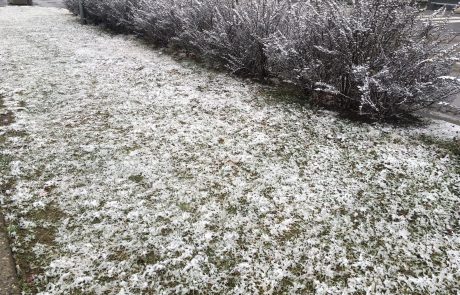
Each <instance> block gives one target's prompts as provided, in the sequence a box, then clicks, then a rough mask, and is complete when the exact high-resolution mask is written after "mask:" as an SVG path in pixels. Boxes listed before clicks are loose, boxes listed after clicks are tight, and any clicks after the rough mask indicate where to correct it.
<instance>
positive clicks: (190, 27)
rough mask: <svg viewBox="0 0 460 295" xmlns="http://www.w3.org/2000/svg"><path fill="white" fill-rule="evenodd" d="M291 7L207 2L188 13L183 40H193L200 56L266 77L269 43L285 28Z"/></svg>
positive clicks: (270, 1)
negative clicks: (266, 46)
mask: <svg viewBox="0 0 460 295" xmlns="http://www.w3.org/2000/svg"><path fill="white" fill-rule="evenodd" d="M289 5H290V4H289V1H274V0H243V1H238V0H233V1H232V0H228V1H226V0H223V1H215V0H209V1H206V0H205V1H203V2H200V3H196V4H195V5H193V6H192V7H191V9H190V12H189V13H187V14H186V18H185V24H186V28H185V31H184V34H183V36H182V37H184V36H187V37H189V38H188V40H191V42H190V43H191V44H193V45H194V47H195V49H197V50H198V53H199V54H201V55H204V56H205V57H206V58H207V59H208V60H212V61H217V62H220V63H224V64H225V65H226V66H227V67H228V68H229V69H230V70H231V71H232V72H234V73H239V74H242V75H249V76H258V77H265V76H267V75H268V71H267V56H266V54H265V40H266V38H268V37H269V36H271V35H272V34H273V33H275V32H276V31H277V30H280V29H281V27H282V25H283V24H284V23H285V21H286V19H285V16H286V12H287V11H288V7H289Z"/></svg>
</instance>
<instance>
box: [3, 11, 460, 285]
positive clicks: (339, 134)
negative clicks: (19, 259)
mask: <svg viewBox="0 0 460 295" xmlns="http://www.w3.org/2000/svg"><path fill="white" fill-rule="evenodd" d="M0 40H2V41H1V42H0V70H1V75H0V95H1V96H2V97H3V100H4V101H5V105H6V107H7V108H8V109H10V110H12V111H14V112H15V115H16V122H15V123H14V124H12V125H10V126H8V127H2V129H1V131H0V132H2V133H4V132H7V131H8V130H10V131H11V130H16V131H25V132H26V133H27V135H26V136H17V137H14V136H13V137H9V139H8V142H7V146H8V149H6V150H4V151H2V152H3V153H6V154H10V155H11V156H12V157H13V158H14V161H13V162H12V163H11V171H12V173H11V174H12V175H13V176H14V177H15V178H16V189H15V191H14V192H13V194H4V195H1V199H0V204H3V208H4V210H6V212H7V218H8V220H9V222H12V223H17V224H18V225H19V226H20V227H21V228H22V229H23V230H25V231H26V232H27V233H28V234H27V235H26V236H25V237H22V238H21V237H17V238H16V239H15V240H14V248H15V251H17V252H20V251H21V249H24V248H26V247H33V250H34V252H35V255H36V257H37V259H40V262H41V263H42V264H44V265H45V273H44V274H43V275H41V276H39V277H37V278H36V280H37V284H38V286H41V288H42V289H41V290H40V291H41V294H70V293H72V292H75V291H79V292H82V293H84V294H89V293H94V294H145V293H150V294H187V293H189V292H192V291H195V292H197V293H206V294H208V293H215V294H272V293H276V292H281V293H289V294H306V293H316V294H351V293H353V292H357V291H360V292H362V293H364V292H367V293H369V294H403V293H406V294H408V293H440V294H441V293H442V294H446V293H451V294H453V293H455V292H458V291H459V290H460V226H459V219H460V210H459V192H460V175H459V174H458V165H459V161H458V160H459V159H458V157H457V158H455V157H454V156H453V155H451V154H450V153H449V152H448V151H447V150H445V149H443V148H442V147H438V146H436V145H435V144H429V143H426V142H424V141H422V140H420V139H419V134H420V133H421V132H423V133H424V134H425V135H433V136H436V137H442V140H444V141H452V140H453V139H452V137H454V136H456V135H455V134H457V133H458V132H459V130H460V129H459V128H458V127H453V126H449V125H447V123H439V122H438V123H436V124H435V125H433V126H435V127H430V128H432V129H433V130H434V131H433V130H431V131H430V129H426V130H425V131H420V130H403V129H396V128H393V127H388V126H381V125H374V126H373V125H366V124H356V123H350V122H347V121H344V120H341V119H338V118H336V117H335V116H334V115H333V114H331V113H329V112H314V111H312V110H309V109H308V108H306V107H302V106H299V105H296V104H292V103H287V102H285V103H283V102H280V101H277V99H276V98H271V97H269V96H267V95H265V94H263V93H265V91H264V89H262V87H261V86H257V85H254V84H251V83H248V82H244V81H242V80H238V79H234V78H231V77H228V76H226V75H224V74H216V73H213V72H208V71H206V70H204V69H203V68H200V67H198V66H196V65H193V64H187V63H185V62H182V63H179V62H177V61H174V60H173V59H172V58H171V57H169V56H166V55H164V54H162V53H161V52H159V51H155V50H152V49H151V48H148V47H147V46H144V45H141V44H140V43H139V42H137V41H136V40H134V39H133V38H132V37H129V36H114V35H110V34H108V33H106V32H103V31H102V30H99V29H97V28H95V27H90V26H81V25H80V24H78V22H77V21H76V19H75V18H74V17H72V16H70V15H69V14H68V13H67V12H66V11H64V10H57V9H44V8H28V7H7V8H1V9H0ZM21 102H23V103H22V104H21ZM19 105H21V107H19ZM24 105H25V106H24ZM441 129H445V130H449V131H448V132H446V133H442V132H439V131H436V130H441ZM1 177H2V180H4V179H6V178H8V177H10V176H8V175H2V176H1ZM51 210H52V211H59V212H60V215H59V216H60V218H59V220H58V221H57V222H52V221H51V220H50V221H49V222H43V219H37V217H34V216H38V215H39V214H38V213H40V212H45V215H46V213H47V212H50V211H51ZM49 214H51V213H49ZM39 228H49V229H51V228H56V234H55V241H54V243H52V244H46V243H38V242H37V241H36V240H34V235H35V234H37V229H39Z"/></svg>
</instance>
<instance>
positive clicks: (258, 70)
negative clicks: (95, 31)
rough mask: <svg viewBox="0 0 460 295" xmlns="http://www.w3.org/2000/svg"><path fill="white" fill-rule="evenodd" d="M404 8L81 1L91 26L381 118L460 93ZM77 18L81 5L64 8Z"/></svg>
mask: <svg viewBox="0 0 460 295" xmlns="http://www.w3.org/2000/svg"><path fill="white" fill-rule="evenodd" d="M414 2H415V1H408V0H353V1H351V2H350V1H348V3H347V2H345V1H340V0H300V1H291V0H85V8H86V15H87V18H89V19H90V20H91V21H93V22H95V23H104V24H106V25H107V26H109V27H111V28H114V29H116V30H121V31H128V32H135V33H137V34H140V35H142V36H144V37H145V38H148V39H149V40H151V41H152V42H154V43H156V44H158V45H160V46H174V47H178V48H182V49H186V50H187V51H189V52H192V53H194V54H195V55H196V56H199V57H202V58H203V60H207V61H211V62H213V64H220V65H223V66H225V67H227V68H228V69H229V70H231V71H232V72H233V73H235V74H239V75H245V76H252V77H258V78H267V77H278V78H281V79H282V80H283V81H286V82H289V83H294V84H295V85H297V86H299V87H302V89H304V90H305V92H306V93H308V94H309V95H310V97H314V98H315V101H317V102H319V103H322V104H330V105H332V106H336V107H339V108H340V109H342V110H345V111H349V112H356V113H359V114H364V115H368V116H371V117H374V118H378V119H382V118H389V117H394V116H399V115H402V114H407V113H411V112H413V111H415V110H418V109H421V108H424V107H427V106H429V105H431V104H433V103H437V102H440V101H443V100H445V99H446V98H447V97H449V96H450V95H452V94H454V93H457V92H459V90H460V85H459V81H458V79H456V78H452V77H450V76H449V73H450V71H451V69H452V65H453V64H454V63H455V61H457V59H458V53H457V50H456V49H457V45H456V44H452V42H450V40H448V39H447V37H446V35H445V34H444V33H443V32H444V29H445V25H444V24H443V23H439V22H437V21H434V20H433V16H424V14H423V13H422V11H420V10H419V8H418V7H417V6H416V4H415V3H414ZM66 4H67V6H68V8H69V9H70V10H71V11H73V12H74V13H76V14H78V0H66Z"/></svg>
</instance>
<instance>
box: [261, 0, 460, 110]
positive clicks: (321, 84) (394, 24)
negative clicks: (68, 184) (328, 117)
mask: <svg viewBox="0 0 460 295" xmlns="http://www.w3.org/2000/svg"><path fill="white" fill-rule="evenodd" d="M420 16H421V13H420V11H419V10H418V9H417V7H416V6H415V4H408V1H404V0H355V1H353V2H352V4H351V5H347V4H345V2H341V1H336V0H322V1H306V2H299V3H296V4H295V5H294V7H293V9H291V10H290V15H289V25H288V26H287V27H288V28H289V29H288V30H285V31H278V32H277V34H275V35H273V36H272V37H271V40H269V41H268V42H267V45H266V46H267V54H268V56H269V60H270V62H271V70H272V71H273V72H274V73H276V74H277V75H279V76H282V77H283V78H285V79H288V80H290V81H292V82H294V83H296V84H297V85H300V86H301V87H303V88H304V89H305V90H307V91H308V92H309V93H311V94H314V95H315V96H316V97H317V99H318V100H319V102H324V101H327V102H326V103H327V104H334V105H335V106H336V107H339V108H342V109H344V110H346V111H352V112H359V113H361V114H366V115H371V116H374V117H379V118H387V117H393V116H395V115H399V114H402V113H409V112H412V111H414V110H417V109H420V108H423V107H426V106H429V105H431V104H433V103H436V102H439V101H441V100H443V99H445V98H446V97H448V96H449V95H451V94H452V93H454V92H458V91H459V83H458V81H457V79H451V78H448V77H447V75H448V74H449V72H450V71H451V68H452V64H453V63H454V62H455V60H456V59H457V57H458V54H457V53H456V51H455V49H456V46H451V45H449V44H448V42H447V40H445V39H444V38H443V36H442V33H441V32H442V30H443V29H444V28H443V25H442V24H434V23H433V22H432V21H431V20H430V19H425V20H422V21H421V18H420Z"/></svg>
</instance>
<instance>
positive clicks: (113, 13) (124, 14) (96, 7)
mask: <svg viewBox="0 0 460 295" xmlns="http://www.w3.org/2000/svg"><path fill="white" fill-rule="evenodd" d="M78 2H79V1H78V0H65V4H66V5H67V7H68V8H69V10H70V11H72V12H73V13H75V14H78V13H80V11H79V4H78ZM137 3H138V1H137V0H110V1H105V0H85V1H84V7H85V17H86V18H87V19H88V20H90V21H93V22H95V23H104V24H105V25H107V26H109V27H111V28H113V29H117V30H125V31H131V30H133V13H132V11H133V9H134V7H135V6H137Z"/></svg>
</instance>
